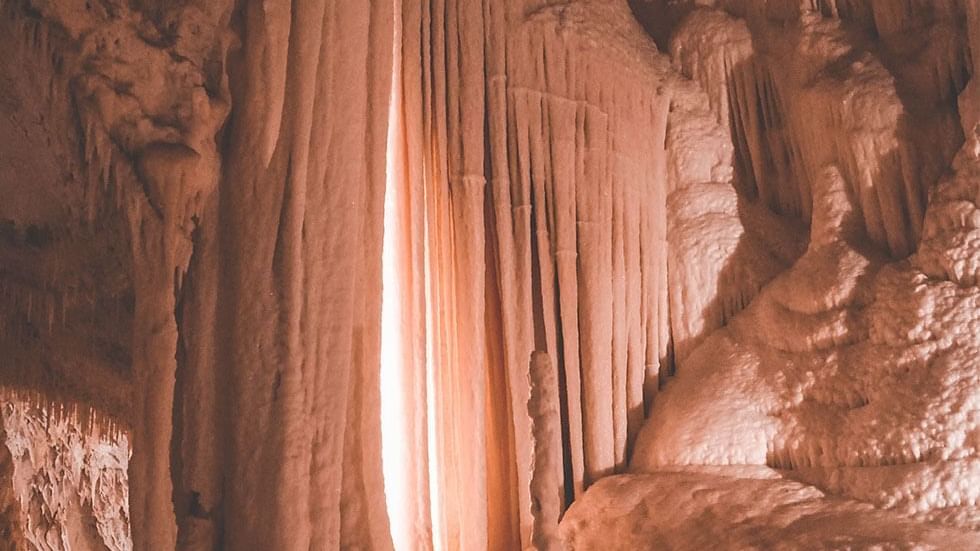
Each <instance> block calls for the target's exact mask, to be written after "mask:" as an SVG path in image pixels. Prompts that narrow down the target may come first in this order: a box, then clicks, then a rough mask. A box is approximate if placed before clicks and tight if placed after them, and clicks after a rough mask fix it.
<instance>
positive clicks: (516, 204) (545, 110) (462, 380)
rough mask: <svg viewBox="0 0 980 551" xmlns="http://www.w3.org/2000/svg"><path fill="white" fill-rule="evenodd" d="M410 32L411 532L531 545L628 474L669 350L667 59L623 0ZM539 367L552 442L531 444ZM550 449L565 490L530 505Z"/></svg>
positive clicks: (510, 11)
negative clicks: (418, 292) (582, 501)
mask: <svg viewBox="0 0 980 551" xmlns="http://www.w3.org/2000/svg"><path fill="white" fill-rule="evenodd" d="M401 22H402V41H401V45H402V52H401V58H402V64H401V69H402V81H401V87H400V90H401V91H402V92H403V97H402V98H401V99H400V101H401V102H402V105H403V109H404V110H403V121H404V134H403V135H404V163H403V165H401V168H400V170H399V175H400V177H401V178H402V184H400V185H402V186H403V187H402V189H405V190H408V195H409V196H411V195H414V196H416V197H418V195H419V194H421V196H422V199H417V198H416V199H414V200H406V201H404V202H403V206H402V209H403V210H402V212H403V213H411V214H410V215H408V214H406V215H404V216H405V217H404V218H403V220H408V221H407V222H403V224H404V227H407V228H412V230H411V232H412V234H411V235H412V237H411V241H412V246H411V247H410V250H411V253H410V254H411V255H413V256H412V260H411V262H412V265H413V269H412V270H411V273H412V274H413V277H415V278H416V279H424V283H425V297H424V299H425V302H426V303H427V306H426V307H425V308H420V307H419V300H420V299H419V297H415V298H413V299H411V300H412V301H413V302H412V303H413V304H414V305H415V306H414V308H413V309H412V311H414V312H415V315H416V316H422V315H423V312H422V310H424V311H425V312H424V315H425V320H424V323H422V322H420V321H419V320H418V319H417V318H416V319H414V320H408V321H411V322H412V323H410V324H408V325H407V326H410V327H415V328H419V329H421V328H424V329H425V331H426V337H425V343H426V344H425V354H421V353H419V345H418V343H416V346H415V347H414V348H413V350H415V351H416V353H415V354H414V356H413V358H412V361H411V362H410V367H409V368H408V372H410V373H412V377H414V378H415V379H414V380H415V381H416V383H415V385H414V386H413V388H412V389H411V390H410V392H411V393H412V396H411V397H410V398H409V400H408V401H409V402H411V403H415V404H423V403H424V404H426V406H427V407H426V408H425V409H426V410H427V411H428V414H429V415H428V418H426V419H424V420H423V419H422V418H421V417H418V418H416V419H415V423H416V427H420V426H421V425H422V424H425V425H426V426H427V427H428V430H425V431H423V430H417V431H415V432H413V436H412V437H411V438H412V444H411V448H412V449H413V450H417V451H418V453H419V454H420V456H421V457H423V459H424V461H425V462H427V463H428V464H429V467H426V468H423V467H421V466H417V467H416V468H415V471H414V472H415V473H416V478H415V480H414V482H413V483H415V484H417V485H418V486H421V485H422V483H421V482H420V481H421V480H422V478H424V477H425V476H429V475H431V477H432V479H431V480H428V483H427V488H428V489H429V494H428V501H425V502H423V500H422V498H421V497H420V498H419V499H418V500H416V501H415V502H414V503H413V504H412V511H413V514H414V515H416V519H417V523H416V526H417V527H418V530H417V532H416V534H417V536H418V538H419V540H418V541H424V540H425V533H426V530H429V529H431V530H432V537H433V540H435V541H438V542H440V543H441V544H442V545H444V546H445V548H447V549H481V548H490V549H503V548H519V547H527V546H528V545H529V544H530V542H531V532H532V525H533V514H535V513H540V511H539V508H540V500H543V499H546V500H552V501H557V502H559V504H560V508H563V507H564V506H566V505H567V503H568V502H569V501H570V500H571V499H574V497H575V496H576V495H579V494H580V493H581V492H582V491H583V490H584V488H585V487H587V486H588V484H589V483H591V482H592V481H594V480H596V479H597V478H599V477H601V476H604V475H607V474H612V473H615V472H618V471H621V470H622V469H623V468H624V467H625V462H626V459H627V454H628V451H629V448H630V445H631V443H632V440H633V438H634V436H635V434H636V432H637V431H638V429H639V427H640V424H641V422H642V420H643V417H644V405H645V403H647V402H649V400H650V399H651V398H652V394H653V393H654V392H655V391H656V388H657V384H658V376H659V369H660V365H661V359H662V358H664V357H665V356H666V353H667V340H668V337H667V332H668V331H667V317H668V316H667V312H666V299H665V296H666V295H665V293H666V277H667V274H666V254H665V231H666V227H665V225H666V218H665V214H664V201H665V192H666V184H665V160H666V155H665V152H664V138H665V132H666V124H667V115H668V111H669V107H670V97H669V96H668V95H667V92H664V91H663V90H664V89H665V88H666V87H662V86H660V85H661V84H662V83H663V79H664V78H665V77H664V75H665V74H666V68H665V66H664V63H665V62H664V61H662V59H663V58H661V57H659V56H658V54H657V53H656V50H655V48H654V46H653V43H652V42H651V41H650V40H649V38H647V37H646V35H645V34H644V33H643V31H642V30H641V29H640V28H639V26H638V25H637V24H636V22H635V21H634V20H633V18H632V16H631V13H630V11H629V8H628V6H627V4H626V2H625V1H619V0H615V1H599V0H595V1H586V2H568V3H557V4H556V3H545V2H540V1H518V0H510V1H507V2H498V1H490V0H486V1H483V2H480V1H476V0H469V1H467V0H405V2H404V5H403V10H402V20H401ZM420 264H421V265H420ZM534 351H540V352H544V353H546V354H547V359H548V361H544V360H540V359H539V363H538V365H541V366H548V365H550V366H551V367H550V372H548V373H545V374H544V375H542V378H543V379H544V384H547V385H550V386H551V388H552V389H554V390H555V392H554V395H555V396H557V397H558V400H557V404H555V406H556V408H557V409H559V414H560V418H561V426H562V430H561V433H560V434H552V433H548V432H544V433H538V432H534V431H532V427H531V419H530V417H529V415H528V406H527V404H528V399H529V394H530V383H529V362H530V359H531V354H532V352H534ZM538 371H542V369H539V370H538ZM423 373H424V378H425V380H426V381H427V383H428V384H426V385H423V384H421V383H420V382H419V381H420V379H421V378H423V375H422V374H423ZM426 392H428V394H426ZM413 415H416V416H420V415H421V414H419V413H417V412H416V413H414V414H413ZM532 433H533V434H537V435H538V438H547V439H548V440H549V441H547V442H540V441H535V440H534V438H533V437H532ZM426 439H428V441H427V440H426ZM542 446H545V447H547V448H548V449H551V450H560V454H559V455H560V457H561V458H562V460H561V461H559V462H558V464H557V465H555V467H554V468H555V469H556V470H559V471H560V472H558V473H556V474H557V476H555V477H554V478H555V479H557V480H560V481H562V482H561V484H560V485H559V487H556V488H551V489H550V490H548V489H545V490H544V491H543V493H541V494H540V495H539V494H536V495H534V496H532V491H531V488H532V480H531V477H532V472H534V469H533V468H532V461H533V460H534V458H533V454H532V450H535V449H538V450H540V449H542ZM534 486H535V487H536V488H538V489H537V490H535V491H536V492H541V490H540V486H541V485H540V484H538V485H534ZM532 497H533V498H532ZM536 501H537V503H536ZM426 508H428V512H431V515H430V516H428V517H427V516H426V512H427V510H426ZM554 521H555V522H556V521H557V519H554Z"/></svg>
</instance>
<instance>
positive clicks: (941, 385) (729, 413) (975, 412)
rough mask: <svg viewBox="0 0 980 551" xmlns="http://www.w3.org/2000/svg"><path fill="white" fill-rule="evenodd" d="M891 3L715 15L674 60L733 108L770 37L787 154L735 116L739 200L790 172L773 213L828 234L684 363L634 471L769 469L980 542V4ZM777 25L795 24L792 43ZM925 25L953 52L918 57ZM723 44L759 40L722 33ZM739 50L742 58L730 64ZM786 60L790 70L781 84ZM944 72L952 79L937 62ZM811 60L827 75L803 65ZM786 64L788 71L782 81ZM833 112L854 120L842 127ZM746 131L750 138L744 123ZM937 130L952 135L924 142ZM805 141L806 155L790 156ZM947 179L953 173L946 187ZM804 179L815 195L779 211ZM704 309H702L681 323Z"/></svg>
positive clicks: (767, 124)
mask: <svg viewBox="0 0 980 551" xmlns="http://www.w3.org/2000/svg"><path fill="white" fill-rule="evenodd" d="M770 4H771V3H770ZM787 4H789V3H787ZM871 4H873V5H872V6H871V7H870V8H869V13H870V14H873V17H872V20H873V22H870V23H869V21H867V20H865V21H864V22H863V23H862V22H861V21H862V20H861V17H859V16H858V15H857V14H856V12H853V11H852V12H850V16H851V17H853V19H850V20H848V17H847V16H846V15H840V14H839V13H837V12H836V11H834V13H833V14H823V15H821V14H820V12H819V11H817V12H816V13H813V12H808V11H807V10H806V9H801V10H798V11H795V12H794V11H793V10H790V9H788V6H787V10H784V11H781V12H779V14H780V15H779V16H778V17H777V16H776V14H775V13H774V12H773V9H772V8H773V6H772V5H770V6H768V7H767V8H766V9H762V8H760V7H759V6H755V7H753V4H752V3H751V2H746V3H742V4H740V5H738V6H728V8H729V9H730V10H731V12H733V13H735V14H739V15H742V16H745V17H746V18H747V19H746V21H747V23H745V22H744V21H742V20H738V19H735V18H733V16H732V15H731V14H729V13H722V12H714V11H708V10H697V11H694V12H692V13H691V14H690V15H689V16H688V18H687V19H686V20H685V22H684V23H682V24H681V27H680V28H679V29H678V31H677V34H675V36H674V43H673V46H672V52H673V53H674V56H675V62H679V63H680V64H681V66H682V68H686V69H685V72H686V73H688V74H689V75H691V76H692V77H696V78H699V80H700V81H701V83H702V85H703V86H705V87H706V89H707V90H706V91H707V92H708V93H709V95H711V94H712V93H713V92H712V91H713V90H715V89H718V90H720V91H717V92H714V93H715V94H716V95H718V94H722V95H723V94H724V91H725V90H729V95H728V98H729V100H728V101H731V102H734V103H735V104H737V103H738V98H739V96H740V94H741V93H740V92H739V90H740V87H744V85H743V84H742V81H741V80H739V79H741V78H743V77H742V76H741V75H740V74H739V73H738V71H737V70H731V69H729V63H730V60H731V59H732V56H735V57H736V58H737V57H738V56H741V57H743V58H748V56H747V55H745V54H739V53H738V52H741V51H742V50H743V49H744V48H746V47H747V46H746V40H748V39H749V38H750V39H751V43H752V47H753V48H754V49H755V55H756V59H754V60H750V61H751V62H752V63H756V64H757V63H760V62H761V63H762V65H761V67H763V70H768V71H770V76H768V77H766V82H768V83H769V84H766V85H765V86H762V87H757V88H756V90H761V92H757V93H758V94H760V97H764V96H766V95H770V96H773V95H774V96H775V97H776V101H775V102H773V103H771V104H770V103H769V102H768V100H767V101H763V102H762V103H761V107H762V115H763V119H764V124H763V127H762V128H763V130H761V135H762V136H763V137H764V141H767V142H768V143H762V144H761V145H753V142H755V140H756V138H753V135H756V132H757V131H756V130H753V127H755V126H756V123H752V124H747V122H748V121H751V119H752V117H755V116H757V115H756V114H750V116H746V113H749V112H748V111H743V112H742V113H741V114H738V113H737V110H736V108H735V107H730V111H729V112H730V113H735V115H734V116H730V119H731V120H734V121H735V122H736V123H739V122H740V121H741V124H742V125H743V126H742V128H743V129H748V133H747V134H745V135H746V136H747V138H748V139H747V140H746V142H747V143H748V145H749V147H748V148H747V153H748V154H747V155H745V156H743V157H742V160H743V161H744V160H745V159H750V162H749V164H750V165H751V167H752V168H753V170H754V171H755V176H752V177H751V179H752V181H754V182H755V184H754V186H752V189H748V190H747V189H746V188H742V189H741V190H740V191H741V192H742V193H746V191H755V192H757V193H758V197H759V199H760V200H763V199H764V198H765V196H766V195H767V194H766V193H765V191H764V189H765V188H764V187H762V184H763V182H764V181H765V180H766V179H769V178H772V177H773V176H774V175H778V178H777V179H776V181H774V182H773V184H772V185H775V186H776V188H775V191H773V192H771V193H770V196H771V197H773V198H774V199H770V200H767V202H768V203H769V204H770V205H771V208H774V209H786V208H787V207H788V208H789V209H790V210H793V209H795V208H801V212H803V213H805V215H806V219H808V221H809V239H808V244H807V246H806V249H805V252H804V253H803V254H802V255H801V256H800V257H799V258H798V259H796V260H795V261H794V262H793V263H792V265H791V266H790V267H789V268H788V269H786V270H785V271H783V272H782V273H779V274H778V275H776V276H775V277H774V278H772V279H771V281H769V282H768V283H767V284H766V285H764V286H761V289H760V290H759V292H758V295H757V296H755V297H754V298H752V299H751V301H747V302H748V304H747V306H746V307H745V309H744V310H743V311H741V312H740V313H738V314H737V315H735V316H733V317H731V318H730V319H729V320H728V321H727V322H726V323H724V324H723V326H722V324H721V323H716V324H715V326H716V327H719V329H717V330H715V331H714V332H711V333H710V335H709V336H707V337H706V338H704V339H703V340H702V341H701V342H700V343H699V344H698V346H696V348H695V349H694V350H693V351H691V352H690V353H689V354H687V355H684V356H679V358H678V360H679V363H678V367H677V376H676V378H675V379H674V380H672V381H671V382H670V383H668V385H667V386H666V388H665V390H664V392H663V393H662V394H661V395H660V396H659V400H658V401H657V402H656V404H655V405H654V408H653V409H652V411H651V413H650V419H649V421H648V423H647V425H646V426H645V427H644V429H643V431H642V433H641V436H640V438H639V440H638V443H637V447H636V450H635V453H634V455H633V458H632V463H631V469H632V470H633V471H634V472H638V473H639V472H643V473H655V472H662V471H669V470H672V469H678V468H682V469H683V468H684V467H680V466H691V465H746V464H747V465H760V466H761V465H767V466H769V467H771V468H773V469H776V470H777V471H779V472H781V473H782V474H783V476H785V477H787V478H792V479H797V480H801V481H805V482H806V483H809V484H813V485H815V486H816V487H817V488H820V489H822V490H824V491H826V492H828V493H833V494H841V495H844V496H847V497H849V498H852V499H856V500H860V501H863V502H867V503H872V504H874V505H877V506H879V507H882V508H887V509H894V510H896V511H898V512H901V513H903V514H905V515H908V516H911V517H914V518H918V519H924V520H928V521H930V522H932V523H940V524H947V525H952V526H956V527H958V528H965V529H969V530H974V529H976V528H977V518H978V515H977V502H978V499H980V494H978V492H977V488H980V470H978V469H977V465H978V464H980V463H978V457H980V449H978V446H980V408H978V404H980V394H978V391H977V388H978V385H977V383H978V382H980V364H978V363H977V360H976V358H977V352H978V350H980V341H978V340H977V331H976V329H977V328H978V327H980V316H978V314H977V312H978V304H980V303H978V301H980V288H978V287H977V274H976V271H977V261H976V258H977V255H978V249H977V248H976V246H975V245H976V243H977V241H976V239H975V235H974V234H975V233H976V232H977V229H976V228H977V223H978V220H980V211H978V210H977V202H976V201H977V193H978V192H980V178H978V175H980V162H978V154H977V151H978V150H977V147H978V141H977V136H976V133H975V131H974V130H972V128H974V127H973V125H972V123H971V122H970V120H969V118H970V117H971V115H970V107H969V105H972V104H971V103H970V102H971V101H972V100H970V99H969V97H970V96H969V94H970V93H971V92H970V91H969V90H967V91H963V90H964V85H965V78H964V77H963V76H957V75H962V71H964V70H965V71H967V72H969V71H970V70H971V69H969V65H968V61H969V59H970V58H969V54H968V53H966V52H967V51H968V50H967V48H968V45H967V44H968V43H969V40H970V38H969V37H970V36H972V35H974V34H976V31H975V30H973V29H969V32H966V33H964V31H962V30H957V28H958V25H959V24H961V23H962V19H963V15H964V14H965V13H969V12H970V11H971V10H975V9H976V5H975V4H974V3H972V2H966V3H963V4H962V5H956V4H954V3H949V2H947V3H937V4H935V5H933V6H927V5H926V4H924V3H910V4H909V5H907V6H905V7H904V8H900V7H898V6H895V5H891V4H889V5H885V4H884V3H871ZM756 8H758V9H756ZM760 10H761V13H760ZM835 10H836V8H835ZM904 10H907V11H904ZM950 14H955V17H953V18H951V17H950ZM838 16H840V17H841V18H842V20H843V22H842V21H838V20H837V19H836V18H837V17H838ZM774 19H775V20H779V21H780V23H779V25H781V26H782V27H783V28H784V29H786V31H783V30H780V29H773V27H772V25H773V24H774V23H773V22H772V21H773V20H774ZM862 25H873V26H874V27H875V28H876V29H877V33H878V42H877V43H875V44H874V45H873V46H867V45H866V46H861V44H869V43H868V42H867V39H866V38H860V37H861V36H866V35H863V34H862V33H864V32H865V31H863V30H862V28H863V27H862ZM912 29H916V31H917V32H919V33H922V34H924V35H926V36H937V37H939V36H941V37H942V39H941V40H937V41H932V42H930V43H929V44H925V43H918V42H917V41H918V40H919V38H914V39H909V41H908V42H906V43H901V41H900V40H899V38H898V36H899V35H900V34H901V33H903V32H911V31H912ZM783 32H787V33H791V34H794V36H796V37H798V38H796V39H795V40H796V42H797V44H798V45H799V47H801V48H802V49H797V50H795V51H794V49H793V47H792V46H788V45H786V44H785V42H784V40H785V39H786V38H781V33H783ZM725 33H729V34H732V33H734V35H735V36H742V37H748V38H741V39H738V40H736V39H728V40H725V39H724V38H719V36H722V37H724V36H726V34H725ZM779 44H783V45H784V46H786V47H783V46H779ZM916 44H918V45H916ZM719 48H721V49H725V48H728V49H734V51H735V52H736V53H735V54H731V55H730V56H729V57H728V58H725V57H724V56H721V57H720V59H721V60H720V61H711V59H712V57H719V55H720V54H719V53H718V49H719ZM699 59H700V60H699ZM705 59H707V61H705ZM767 59H769V60H770V62H771V60H774V59H775V60H780V62H779V64H777V65H774V66H769V69H765V67H766V66H767V65H766V64H767V61H766V60H767ZM937 60H943V61H940V62H939V63H940V65H942V66H943V67H944V68H949V67H954V69H953V70H952V71H943V70H935V69H930V67H932V66H933V64H935V63H936V62H937ZM957 60H958V61H957ZM798 62H804V63H806V64H807V65H808V66H807V67H806V68H804V67H799V68H796V67H795V66H794V63H798ZM776 66H778V67H782V68H783V69H785V74H780V73H779V72H772V71H774V69H773V67H776ZM713 67H716V69H712V68H713ZM756 67H757V69H755V70H756V71H757V70H758V67H759V65H756ZM712 70H714V71H715V73H714V75H712V74H710V71H712ZM726 72H727V75H728V76H725V75H726ZM926 74H927V75H929V76H928V77H927V76H925V75H926ZM801 75H806V76H802V78H801ZM794 79H797V80H795V81H794ZM943 83H948V85H947V84H943ZM733 89H734V92H731V90H733ZM741 89H744V88H741ZM958 94H962V95H960V98H959V99H960V109H959V112H958V111H957V109H956V103H955V102H956V99H957V95H958ZM824 102H825V103H824ZM713 103H716V104H718V105H722V106H723V107H724V106H725V105H726V104H725V101H724V100H722V99H720V100H717V101H715V102H713ZM822 104H823V105H825V107H826V108H821V107H820V106H821V105H822ZM860 105H863V107H860V108H858V106H860ZM964 106H967V107H966V108H964ZM739 109H744V108H743V107H741V106H740V107H739ZM752 109H754V105H753V106H752ZM828 109H830V110H831V111H833V110H835V109H841V110H843V111H842V112H837V111H835V112H834V113H832V114H831V116H830V117H829V118H828V119H826V120H824V117H825V115H826V112H827V110H828ZM848 110H854V111H851V112H849V113H848ZM719 111H720V112H724V109H719ZM927 113H933V115H931V116H930V115H927ZM961 115H962V117H965V119H966V120H964V119H963V118H961ZM930 117H931V118H930ZM722 119H724V117H722ZM959 122H962V123H963V128H965V129H966V130H967V132H966V142H965V144H963V145H962V147H961V148H959V152H958V153H957V154H956V158H955V160H954V159H953V158H952V152H953V151H955V150H956V148H957V147H959V144H960V143H962V142H960V140H959V136H960V135H959V131H960V124H959ZM733 128H735V130H733V132H732V135H733V136H735V139H736V143H737V142H738V136H739V131H738V128H737V124H736V127H733ZM765 136H768V137H765ZM922 136H935V138H932V139H930V140H929V141H928V142H923V141H921V139H922ZM940 136H945V137H944V138H943V137H940ZM943 140H945V142H944V141H943ZM787 147H788V149H787V150H786V151H788V155H785V156H783V155H782V154H779V155H774V152H777V153H778V152H779V151H780V150H781V149H782V148H787ZM736 149H737V147H736ZM758 159H765V160H766V163H767V164H768V167H766V166H763V167H760V166H759V163H758V162H757V160H758ZM781 159H782V160H784V161H787V162H788V164H786V165H780V160H781ZM774 161H775V162H774ZM795 163H802V165H800V166H802V167H805V168H803V169H799V168H794V165H795ZM896 163H897V164H896ZM950 166H951V168H946V167H950ZM945 170H951V174H947V175H946V176H944V177H942V178H941V179H940V175H941V174H942V173H943V172H944V171H945ZM801 177H803V178H801ZM903 181H904V184H902V182H903ZM785 186H789V187H790V188H792V189H793V190H792V191H791V193H794V194H795V193H799V194H798V195H796V197H797V198H798V199H799V200H797V199H794V200H792V201H790V202H789V203H787V202H786V201H785V200H784V199H782V198H779V194H781V193H784V192H783V191H781V190H782V188H783V187H785ZM896 186H897V187H896ZM736 187H739V186H738V185H736ZM796 190H799V191H798V192H797V191H796ZM675 193H677V192H675ZM794 205H796V206H794ZM714 208H715V207H714V206H713V204H712V205H711V206H706V207H705V208H704V209H703V210H702V211H701V212H713V209H714ZM919 212H921V213H922V214H921V215H920V214H918V213H919ZM678 215H679V216H680V220H679V221H678V222H677V223H676V224H675V225H674V226H672V227H674V228H677V230H676V231H675V234H674V236H672V238H676V237H678V234H679V235H681V236H683V235H688V234H689V233H688V232H695V233H693V234H691V235H697V233H696V232H697V230H696V228H697V226H696V225H694V224H695V223H696V221H697V220H698V214H697V208H696V207H687V208H686V209H685V211H681V212H679V213H676V214H674V216H678ZM758 219H759V218H758V217H756V220H758ZM769 228H770V230H769V232H773V233H774V232H779V231H780V230H779V229H778V227H777V226H776V225H769ZM703 233H704V232H702V234H703ZM763 233H765V231H764V232H763ZM707 235H708V236H709V237H707V239H709V240H710V239H711V237H710V235H711V234H710V233H708V234H707ZM691 239H694V240H695V241H696V240H697V238H696V237H691ZM690 250H693V251H695V255H697V251H698V249H696V248H694V249H692V248H687V249H678V250H676V251H674V252H672V254H674V255H678V256H680V257H681V259H682V261H684V262H687V263H690V264H693V265H694V266H698V260H699V259H700V260H701V261H702V262H704V263H705V264H704V267H703V268H700V270H699V268H698V267H694V268H692V269H690V273H692V274H694V273H703V270H709V272H710V270H717V269H719V268H718V262H719V261H718V259H717V258H714V259H713V258H712V257H711V256H710V255H701V256H700V257H698V256H695V257H691V256H690V254H689V253H688V252H687V251H690ZM912 251H914V252H912ZM910 252H912V254H911V255H910V256H908V257H907V258H905V259H904V260H896V258H903V257H906V255H908V254H909V253H910ZM731 258H735V257H734V256H732V257H731ZM682 277H683V276H682ZM679 284H680V285H682V286H683V289H672V292H677V293H678V294H682V293H684V292H693V293H694V294H695V295H696V296H697V295H698V293H699V292H698V291H694V287H693V286H690V285H686V284H684V283H683V282H680V283H679ZM721 290H723V288H719V291H721ZM707 294H708V295H709V296H711V291H710V290H707ZM701 300H702V301H704V302H707V300H706V299H701ZM688 302H690V300H688ZM702 311H705V312H707V310H702ZM691 312H695V314H696V313H697V310H695V309H688V310H682V311H681V312H679V313H680V315H681V316H684V315H689V314H690V313H691ZM673 314H674V313H673V312H672V316H673ZM682 319H683V318H682ZM696 319H697V318H696ZM673 320H674V318H673V317H672V322H673ZM732 472H734V471H732ZM735 476H737V475H735ZM641 484H642V483H641ZM736 499H737V498H736ZM586 507H587V506H586ZM704 507H705V508H706V509H708V508H710V506H709V505H707V504H706V505H705V506H704ZM627 515H636V513H628V514H627ZM666 532H667V533H668V534H673V532H671V531H670V529H667V530H666ZM821 545H823V546H829V545H831V543H830V542H824V543H822V544H821ZM895 545H898V542H895Z"/></svg>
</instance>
